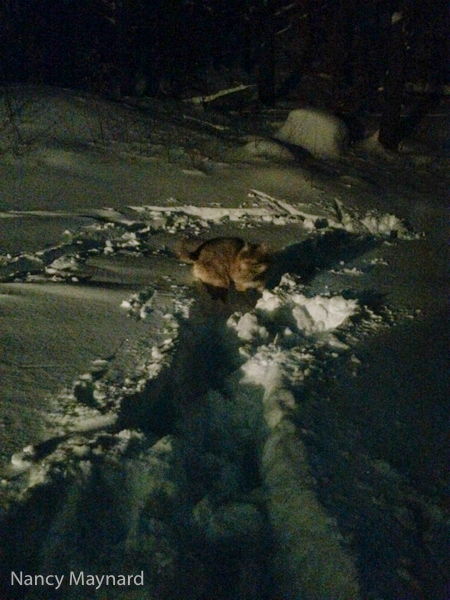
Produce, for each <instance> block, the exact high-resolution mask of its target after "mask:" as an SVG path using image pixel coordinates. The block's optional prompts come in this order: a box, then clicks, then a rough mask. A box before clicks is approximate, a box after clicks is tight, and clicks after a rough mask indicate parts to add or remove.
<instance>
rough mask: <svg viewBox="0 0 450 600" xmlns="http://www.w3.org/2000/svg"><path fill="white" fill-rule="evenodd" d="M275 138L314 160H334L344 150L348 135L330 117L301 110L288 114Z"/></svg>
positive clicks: (310, 110)
mask: <svg viewBox="0 0 450 600" xmlns="http://www.w3.org/2000/svg"><path fill="white" fill-rule="evenodd" d="M275 137H277V138H278V139H280V140H282V141H284V142H288V143H290V144H294V145H296V146H300V147H302V148H304V149H305V150H307V151H308V152H310V153H311V154H312V155H313V156H315V157H317V158H338V157H339V156H340V155H341V154H342V152H343V151H344V150H345V149H346V147H347V142H348V131H347V127H346V125H345V123H344V122H343V121H341V120H340V119H338V118H337V117H336V116H334V115H331V114H329V113H326V112H323V111H321V110H317V109H314V108H301V109H297V110H293V111H291V112H290V113H289V115H288V118H287V120H286V122H285V123H284V125H283V126H282V127H281V129H280V130H279V131H278V133H276V134H275Z"/></svg>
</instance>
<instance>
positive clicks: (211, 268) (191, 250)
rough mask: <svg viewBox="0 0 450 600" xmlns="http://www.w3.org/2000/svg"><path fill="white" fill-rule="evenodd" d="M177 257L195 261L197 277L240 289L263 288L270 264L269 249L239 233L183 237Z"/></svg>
mask: <svg viewBox="0 0 450 600" xmlns="http://www.w3.org/2000/svg"><path fill="white" fill-rule="evenodd" d="M176 253H177V255H178V257H179V258H180V259H181V260H183V261H185V262H189V263H193V264H194V266H193V268H192V272H193V274H194V277H196V278H197V279H199V280H200V281H202V282H203V283H205V284H206V285H208V286H212V287H213V288H220V289H222V290H228V289H229V288H230V287H231V286H232V285H234V287H235V288H236V290H237V291H239V292H245V291H246V290H249V289H251V288H256V289H257V290H259V291H262V290H263V289H264V287H265V282H264V276H265V274H266V271H267V269H268V267H269V264H270V258H271V255H270V252H269V250H268V248H267V246H266V245H265V244H264V243H262V244H250V243H247V242H244V240H241V239H240V238H237V237H222V238H221V237H218V238H214V239H212V240H207V241H206V242H202V241H199V240H189V239H186V238H184V239H183V240H181V241H180V242H179V244H178V245H177V248H176Z"/></svg>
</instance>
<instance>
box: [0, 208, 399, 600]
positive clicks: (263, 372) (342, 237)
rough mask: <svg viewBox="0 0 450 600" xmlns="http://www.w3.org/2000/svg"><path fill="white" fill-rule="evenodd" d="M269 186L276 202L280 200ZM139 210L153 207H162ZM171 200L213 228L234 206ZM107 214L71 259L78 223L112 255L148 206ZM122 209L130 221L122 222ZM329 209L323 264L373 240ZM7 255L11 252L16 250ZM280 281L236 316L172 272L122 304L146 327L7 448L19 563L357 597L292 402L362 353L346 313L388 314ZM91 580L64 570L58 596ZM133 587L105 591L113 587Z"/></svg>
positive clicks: (239, 589) (204, 591)
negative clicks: (66, 576)
mask: <svg viewBox="0 0 450 600" xmlns="http://www.w3.org/2000/svg"><path fill="white" fill-rule="evenodd" d="M265 200H266V201H269V202H272V206H273V200H274V199H270V197H269V198H266V199H265ZM277 206H278V210H279V207H280V205H279V204H278V205H277ZM137 212H138V214H139V215H141V216H140V218H141V219H142V215H143V214H145V215H150V216H151V218H152V219H156V220H157V222H159V223H161V217H160V216H158V211H157V210H156V211H155V209H154V208H152V207H150V208H148V209H140V210H139V211H137ZM176 212H177V215H178V217H177V218H178V223H179V224H181V226H182V227H183V226H185V225H186V223H187V224H188V225H190V226H191V227H193V228H194V230H195V228H196V227H197V223H198V222H199V223H200V224H201V223H202V219H203V225H202V227H203V228H205V227H206V228H209V227H210V226H211V225H208V221H207V217H208V216H209V218H211V215H213V216H214V215H218V218H219V219H222V218H224V217H225V218H229V215H230V214H233V211H232V210H227V211H225V212H224V211H219V212H217V211H216V213H215V212H214V210H212V209H210V210H209V212H208V211H203V212H201V211H200V214H199V215H197V216H195V215H194V217H192V216H191V217H189V218H187V217H186V216H184V217H183V216H182V215H183V209H182V208H178V209H177V211H176ZM284 212H285V213H287V214H288V218H295V219H300V220H301V222H302V223H303V224H304V223H305V221H307V220H308V221H307V222H309V224H310V225H309V226H308V227H307V228H306V231H310V230H311V228H312V229H313V230H314V229H315V224H317V226H318V227H319V230H318V231H319V232H320V231H323V225H324V223H323V215H322V216H321V217H320V218H319V217H315V216H314V215H305V214H297V215H292V211H289V210H287V209H286V205H285V206H284ZM154 213H156V214H154ZM184 214H185V215H189V214H190V212H189V210H186V212H185V213H184ZM245 214H250V217H249V218H251V219H255V215H251V213H248V212H247V213H245V210H244V214H240V216H239V219H240V220H241V219H242V218H243V217H244V216H245ZM289 214H290V215H291V216H290V217H289ZM340 214H341V216H342V211H341V212H340ZM180 215H181V217H180ZM269 215H270V213H267V212H264V211H262V212H261V215H260V216H259V217H260V218H264V217H267V216H269ZM105 217H106V218H107V219H111V218H113V219H114V222H115V223H117V224H118V225H119V229H118V231H115V229H116V228H115V227H112V228H111V227H108V226H107V224H106V226H105V228H102V227H100V228H97V229H95V228H94V234H90V233H89V228H88V229H87V230H86V232H85V233H83V232H81V233H80V234H79V235H78V238H77V239H78V240H79V241H80V242H81V244H78V250H79V252H78V255H79V257H80V258H79V260H78V261H76V262H77V263H78V264H79V265H80V266H79V268H78V271H77V272H78V275H79V273H80V272H83V264H84V261H85V257H84V255H83V240H85V239H86V240H89V244H88V245H87V246H86V248H93V247H99V248H103V249H104V251H106V254H107V255H110V256H114V255H115V254H116V253H120V252H123V251H124V250H125V251H126V252H130V251H131V252H132V251H138V252H141V251H142V250H143V249H144V248H145V236H144V237H142V235H139V231H140V229H141V230H142V231H143V232H144V231H145V230H146V228H148V227H149V222H145V220H144V221H143V222H142V223H141V224H139V223H137V222H136V220H135V218H134V219H131V221H130V218H129V217H130V215H129V214H128V215H127V217H126V218H124V217H122V216H121V214H120V213H115V214H112V213H111V212H108V213H104V214H103V215H102V218H105ZM180 218H181V220H180ZM192 218H194V221H190V220H189V219H192ZM216 218H217V217H216ZM256 218H258V215H256ZM279 218H280V215H279V214H275V215H273V214H272V216H271V219H272V220H273V219H279ZM283 218H286V216H285V217H283ZM186 219H187V220H186ZM391 221H392V223H394V225H395V227H397V228H400V225H401V223H400V221H398V220H397V221H396V220H395V219H392V220H391ZM391 221H389V222H390V223H391ZM127 222H128V223H130V225H131V226H132V227H133V230H134V231H135V232H136V233H137V235H135V236H130V235H129V234H128V233H127V228H126V227H125V228H124V229H121V227H122V228H123V227H124V225H126V223H127ZM176 222H177V221H176V220H175V221H174V220H173V219H172V220H166V221H164V225H163V227H164V229H165V230H166V229H167V228H168V227H173V223H176ZM330 222H331V226H329V227H328V230H327V231H325V232H322V233H321V234H320V235H319V237H318V238H317V240H316V241H315V242H314V244H313V246H312V249H313V254H314V257H315V259H314V260H315V264H314V265H312V266H313V268H318V269H325V268H327V267H328V266H330V265H331V264H333V263H334V262H336V260H339V258H340V257H341V258H344V257H348V256H358V254H360V253H363V252H364V251H365V250H366V249H367V248H368V247H373V246H374V243H375V242H376V240H374V238H373V236H372V234H369V233H367V234H366V236H364V235H357V234H354V233H352V230H353V229H354V228H355V227H356V229H360V228H361V226H360V225H358V222H357V221H354V220H352V219H348V220H347V225H346V227H345V226H343V224H342V218H341V220H340V221H339V219H337V220H333V219H332V218H330ZM382 222H384V221H382ZM392 223H391V224H392ZM183 224H184V225H183ZM179 226H180V225H179ZM348 230H350V231H348ZM400 230H401V231H403V230H402V229H400ZM95 231H97V234H96V233H95ZM174 231H178V228H177V226H175V227H174ZM117 233H119V235H117ZM383 233H384V230H383ZM386 233H388V234H390V230H389V231H386ZM86 235H87V237H86ZM93 241H94V242H95V244H94V245H92V244H93ZM309 242H310V240H305V241H304V242H303V243H300V244H297V245H294V246H292V247H290V248H287V249H286V251H285V252H284V253H281V254H280V257H279V258H280V261H281V268H280V271H279V273H280V274H281V272H282V271H283V270H284V268H287V267H288V266H289V265H291V266H292V265H294V264H295V263H296V260H295V258H296V257H301V256H303V255H305V254H308V252H310V253H311V248H309ZM375 246H376V244H375ZM64 249H65V247H64V246H62V247H61V250H60V251H59V252H58V254H59V255H60V257H63V256H65V253H64ZM50 255H51V253H50ZM41 256H42V255H41ZM51 258H54V256H53V255H51ZM58 260H59V259H58ZM44 263H45V254H44ZM52 264H53V267H52V269H50V270H49V269H46V270H43V273H42V276H43V277H44V278H54V277H55V276H56V277H67V276H69V277H71V269H72V265H73V264H74V263H72V262H71V261H65V262H64V261H60V264H61V266H62V267H63V268H62V269H61V270H59V271H58V270H57V269H56V265H55V262H53V263H52ZM6 268H13V269H14V262H11V263H8V264H7V265H6ZM309 268H310V269H311V265H309ZM13 273H14V275H13V276H14V277H17V276H18V275H19V273H18V272H17V271H13ZM65 273H66V274H65ZM36 276H38V274H34V277H36ZM274 280H279V275H277V274H276V273H275V274H274ZM278 283H279V285H278V286H277V287H275V288H273V289H272V290H267V291H265V292H264V294H263V296H262V298H261V299H260V300H259V301H258V302H257V303H256V306H255V308H254V309H253V310H250V311H248V308H247V309H246V308H244V309H243V310H242V308H240V312H238V313H234V314H232V315H230V314H229V313H230V310H232V309H233V307H234V305H233V302H234V301H235V300H236V299H234V300H232V304H231V305H230V306H229V307H223V308H222V309H219V311H218V307H217V306H216V305H215V304H214V303H212V301H210V300H209V299H208V298H207V297H204V296H200V297H192V296H191V292H189V288H187V287H186V286H185V285H180V284H172V285H171V284H170V283H167V284H165V286H163V287H161V284H159V285H156V286H153V287H151V288H149V290H148V291H147V292H142V293H139V294H137V295H135V296H134V297H132V298H130V300H129V301H128V302H127V303H125V307H126V308H128V310H129V311H130V312H131V314H134V315H136V316H137V317H139V318H141V319H144V320H145V321H146V324H147V325H148V326H149V330H150V331H151V332H152V333H151V335H150V336H149V335H148V334H147V335H146V337H145V338H144V337H142V338H140V339H134V340H131V341H129V342H127V343H126V344H124V346H123V347H122V348H120V349H119V350H118V352H117V353H116V356H115V357H114V358H113V359H112V360H111V361H110V362H108V361H97V362H95V363H94V364H93V366H92V370H91V372H90V373H87V374H85V375H83V376H81V377H79V378H78V380H77V381H76V383H75V385H74V387H73V389H72V391H71V392H69V393H67V394H65V395H62V396H61V397H60V398H59V399H57V402H56V404H55V411H54V414H53V415H52V417H51V423H52V427H53V430H54V437H52V438H50V439H49V440H48V441H47V442H44V443H42V444H40V445H38V446H37V447H35V448H32V447H30V448H27V449H25V450H24V452H23V453H20V454H17V455H15V456H14V457H13V461H12V474H13V475H14V474H15V475H16V477H17V478H16V479H14V478H13V479H12V480H11V483H10V484H9V486H10V494H11V495H10V496H9V497H14V495H15V494H18V498H19V500H18V502H17V503H16V501H14V502H13V504H12V507H11V508H10V510H9V512H8V513H7V517H6V519H5V520H4V522H3V531H4V537H3V536H2V537H3V539H5V540H6V541H7V547H8V550H6V551H5V552H6V555H7V559H8V563H7V564H8V568H9V569H15V570H20V569H23V570H27V569H28V570H30V569H33V570H34V571H37V570H45V571H46V572H47V571H48V572H53V571H55V570H56V571H58V572H69V571H70V570H75V571H76V570H78V571H80V570H84V571H85V572H86V573H87V572H92V573H103V572H108V570H111V569H112V568H113V567H112V566H111V565H114V572H117V573H119V572H122V571H123V572H127V573H128V572H131V571H130V569H131V570H132V571H133V572H136V573H138V572H140V570H144V572H145V573H146V583H145V586H144V588H145V589H144V591H143V595H142V597H149V596H150V597H152V598H156V599H159V598H174V597H177V598H186V599H189V600H190V599H192V598H203V597H214V598H224V599H225V598H234V597H240V598H241V597H242V598H255V599H258V600H259V599H261V598H268V599H269V598H272V597H273V596H274V594H275V595H276V594H282V596H283V598H292V599H295V598H298V597H299V596H301V597H305V598H320V599H321V600H326V599H327V598H330V600H331V599H332V598H349V599H350V598H359V597H360V595H359V583H358V576H357V567H356V564H355V560H354V558H353V553H352V550H351V549H350V546H349V544H348V542H347V541H346V540H345V539H344V538H343V537H342V535H341V533H340V531H339V528H338V526H337V525H336V522H335V521H334V520H333V519H332V518H331V517H330V515H329V514H328V513H327V511H326V510H325V509H324V507H323V506H322V505H321V504H320V502H319V501H318V499H317V496H316V492H315V486H314V479H313V477H312V474H311V471H310V467H309V460H308V453H307V451H306V447H305V445H304V443H303V441H302V436H301V435H300V427H301V426H300V422H297V421H296V418H295V415H296V414H297V411H298V408H299V399H301V398H302V396H303V395H304V394H307V393H308V392H307V391H306V390H309V389H310V388H311V387H313V388H314V389H315V390H316V393H317V394H319V395H320V388H321V385H322V381H323V375H322V373H323V371H324V368H325V363H326V361H327V360H330V358H331V359H332V357H334V356H336V357H339V356H341V357H342V360H343V362H344V364H347V367H346V368H348V365H350V366H351V365H352V364H353V363H352V361H351V359H350V358H349V354H350V344H349V343H348V340H347V339H346V334H344V335H343V336H342V335H336V332H339V329H340V327H341V326H345V324H346V323H348V322H349V319H351V318H352V317H357V316H358V315H359V316H358V319H360V326H361V327H362V328H364V327H366V326H367V324H369V323H372V326H373V327H375V328H376V327H378V326H379V324H380V323H379V321H380V319H381V317H379V318H378V321H377V319H374V315H373V314H372V313H371V312H370V310H367V309H364V310H363V307H362V306H361V305H360V303H359V301H358V299H357V298H344V297H342V296H340V295H338V294H335V295H329V294H328V295H320V294H317V295H315V296H308V295H305V294H306V292H307V290H306V288H305V287H304V285H303V284H301V283H298V282H297V280H296V278H295V277H289V276H287V277H284V278H282V279H281V281H278ZM236 307H237V308H238V306H237V305H236ZM381 321H382V319H381ZM369 329H370V327H369ZM353 334H355V331H353ZM105 499H106V501H105ZM44 506H45V512H46V515H47V517H46V520H45V522H42V520H41V517H40V515H41V513H42V511H43V510H44ZM49 506H52V507H53V508H52V509H50V510H49V508H48V507H49ZM23 522H26V523H28V526H27V528H26V530H27V531H29V532H30V533H29V534H28V537H27V539H26V541H25V543H24V540H23V538H22V537H20V541H19V538H14V536H15V535H16V534H18V533H19V532H20V531H22V532H23V531H24V529H23V527H22V523H23ZM31 532H37V534H36V535H35V534H34V533H31ZM20 535H21V536H22V533H21V534H20ZM24 545H25V546H26V547H27V549H28V551H27V554H26V555H25V554H24V553H23V547H24ZM211 556H213V557H214V561H213V562H212V561H211ZM7 590H8V588H7ZM10 591H11V590H10V589H9V592H8V593H10ZM91 591H92V590H91ZM84 593H85V592H84V591H83V590H80V589H79V588H76V587H69V588H67V587H66V588H64V590H63V591H62V592H61V594H62V596H61V597H63V598H67V599H68V600H71V599H72V598H74V599H76V598H84V596H83V594H84ZM98 593H99V594H101V592H98ZM126 593H127V592H125V591H123V592H121V591H120V590H118V589H114V590H111V594H112V597H116V598H125V597H126ZM24 597H28V596H27V595H25V596H24ZM29 597H33V596H32V595H31V596H29ZM95 597H97V596H95ZM98 597H101V595H99V596H98Z"/></svg>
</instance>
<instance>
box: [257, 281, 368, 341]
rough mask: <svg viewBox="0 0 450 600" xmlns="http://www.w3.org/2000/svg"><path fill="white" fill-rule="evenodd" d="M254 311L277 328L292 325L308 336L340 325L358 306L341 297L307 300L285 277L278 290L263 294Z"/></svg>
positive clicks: (354, 302)
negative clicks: (277, 326) (274, 323)
mask: <svg viewBox="0 0 450 600" xmlns="http://www.w3.org/2000/svg"><path fill="white" fill-rule="evenodd" d="M255 309H256V311H257V313H258V312H259V313H260V314H262V315H263V316H264V317H265V318H267V317H268V318H269V319H270V321H273V322H276V323H277V324H278V325H280V324H283V325H285V326H289V325H291V326H292V323H295V326H296V328H297V331H298V332H300V333H302V334H304V335H307V336H310V335H313V334H317V333H323V332H328V331H333V330H334V329H336V328H337V327H339V326H340V325H342V323H344V321H346V320H347V319H348V318H349V317H350V316H351V315H353V314H355V313H356V312H357V311H358V302H357V301H356V300H352V299H348V300H347V299H345V298H343V297H342V296H333V297H326V296H320V295H317V296H314V297H313V298H308V297H306V296H305V295H304V294H303V293H301V292H300V290H299V287H298V285H297V284H296V282H295V280H294V279H293V278H292V277H291V276H289V275H284V276H283V278H282V280H281V282H280V285H279V286H278V287H277V288H275V289H274V290H273V291H270V290H264V292H263V295H262V298H260V299H259V300H258V302H257V303H256V307H255Z"/></svg>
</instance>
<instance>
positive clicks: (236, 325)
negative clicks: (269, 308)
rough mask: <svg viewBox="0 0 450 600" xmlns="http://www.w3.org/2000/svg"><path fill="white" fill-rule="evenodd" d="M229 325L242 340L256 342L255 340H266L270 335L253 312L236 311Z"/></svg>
mask: <svg viewBox="0 0 450 600" xmlns="http://www.w3.org/2000/svg"><path fill="white" fill-rule="evenodd" d="M228 326H229V327H231V328H233V329H234V330H235V331H236V333H237V336H238V338H239V339H240V340H243V341H246V342H254V341H255V340H264V339H267V338H268V337H269V332H268V331H267V329H266V328H265V327H263V326H261V325H260V324H259V323H258V318H257V316H256V315H254V314H252V313H245V314H244V315H242V316H241V315H240V314H239V313H235V314H234V315H232V316H231V317H230V319H229V320H228Z"/></svg>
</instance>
